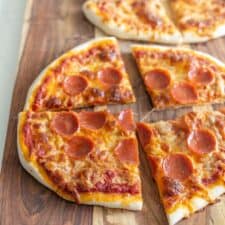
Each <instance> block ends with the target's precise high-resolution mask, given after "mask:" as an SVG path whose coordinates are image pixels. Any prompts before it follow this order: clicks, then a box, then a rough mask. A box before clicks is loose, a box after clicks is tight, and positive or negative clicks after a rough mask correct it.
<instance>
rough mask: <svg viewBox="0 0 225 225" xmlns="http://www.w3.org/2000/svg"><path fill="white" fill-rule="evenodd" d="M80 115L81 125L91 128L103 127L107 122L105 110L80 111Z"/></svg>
mask: <svg viewBox="0 0 225 225" xmlns="http://www.w3.org/2000/svg"><path fill="white" fill-rule="evenodd" d="M78 117H79V122H80V125H81V126H82V127H85V128H87V129H91V130H98V129H100V128H102V127H103V126H104V124H105V122H106V113H105V112H80V113H79V114H78Z"/></svg>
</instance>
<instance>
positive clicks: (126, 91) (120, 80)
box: [24, 38, 135, 111]
mask: <svg viewBox="0 0 225 225" xmlns="http://www.w3.org/2000/svg"><path fill="white" fill-rule="evenodd" d="M134 101H135V96H134V94H133V91H132V87H131V84H130V81H129V77H128V74H127V72H126V70H125V67H124V63H123V60H122V57H121V54H120V50H119V46H118V43H117V41H116V39H115V38H99V39H95V40H91V41H89V42H87V43H84V44H82V45H80V46H78V47H75V48H74V49H72V50H70V51H69V52H67V53H65V54H64V55H62V56H61V57H59V58H58V59H56V60H55V61H54V62H52V63H51V64H50V65H49V66H47V67H46V68H45V69H44V70H43V71H42V72H41V74H40V75H39V76H38V77H37V78H36V80H35V81H34V82H33V84H32V85H31V87H30V89H29V92H28V96H27V100H26V105H25V108H24V110H25V111H26V110H32V111H46V110H62V109H64V110H71V109H76V108H81V107H87V106H96V105H106V104H115V103H117V104H118V103H121V104H124V103H132V102H134Z"/></svg>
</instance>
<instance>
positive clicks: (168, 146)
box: [137, 111, 225, 225]
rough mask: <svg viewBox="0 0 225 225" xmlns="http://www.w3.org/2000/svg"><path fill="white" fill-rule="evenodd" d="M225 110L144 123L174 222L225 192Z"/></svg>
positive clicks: (142, 134)
mask: <svg viewBox="0 0 225 225" xmlns="http://www.w3.org/2000/svg"><path fill="white" fill-rule="evenodd" d="M224 127H225V114H223V113H221V112H219V111H202V112H190V113H188V114H186V115H184V116H182V117H181V118H178V119H176V120H171V121H160V122H156V123H142V122H141V123H138V125H137V131H138V135H139V139H140V142H141V144H142V147H143V149H144V151H145V152H146V155H147V158H148V161H149V163H150V167H151V171H152V175H153V177H154V179H155V181H156V183H157V186H158V189H159V193H160V197H161V201H162V203H163V205H164V209H165V212H166V215H167V217H168V221H169V224H170V225H173V224H175V223H177V222H178V221H180V220H181V219H183V218H186V217H189V216H190V215H192V214H193V213H195V212H196V211H199V210H201V209H203V208H204V207H205V206H207V205H208V204H211V203H213V202H215V200H216V199H218V197H220V196H221V195H222V194H223V193H225V176H224V175H225V129H224Z"/></svg>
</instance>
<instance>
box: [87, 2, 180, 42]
mask: <svg viewBox="0 0 225 225" xmlns="http://www.w3.org/2000/svg"><path fill="white" fill-rule="evenodd" d="M83 12H84V14H85V16H86V17H87V18H88V19H89V20H90V21H91V22H92V23H93V24H94V25H96V26H97V27H99V28H101V29H102V30H103V31H105V32H106V33H108V34H110V35H115V36H117V37H120V38H123V39H130V40H143V41H153V42H159V43H173V44H177V43H179V42H180V40H181V34H180V32H179V31H178V30H177V28H176V27H175V25H174V24H173V22H172V21H171V20H170V18H169V16H168V15H167V13H166V10H165V8H164V7H163V4H162V3H161V1H158V0H116V1H115V0H88V1H87V2H85V3H84V5H83Z"/></svg>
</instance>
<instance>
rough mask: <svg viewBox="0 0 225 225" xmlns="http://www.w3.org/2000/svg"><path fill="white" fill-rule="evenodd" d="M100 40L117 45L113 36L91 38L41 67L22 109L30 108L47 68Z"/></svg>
mask: <svg viewBox="0 0 225 225" xmlns="http://www.w3.org/2000/svg"><path fill="white" fill-rule="evenodd" d="M101 41H102V42H104V41H111V42H114V43H115V45H117V40H116V38H114V37H99V38H95V39H92V40H90V41H88V42H85V43H83V44H81V45H79V46H76V47H74V48H73V49H71V50H70V51H68V52H66V53H64V54H63V55H61V56H60V57H58V58H57V59H55V60H54V61H53V62H51V63H50V64H49V65H47V66H46V67H45V69H43V70H42V71H41V73H40V74H39V75H38V76H37V78H36V79H35V80H34V81H33V83H32V84H31V86H30V88H29V90H28V94H27V97H26V101H25V106H24V111H27V110H30V105H31V103H32V102H33V98H34V92H35V90H36V88H37V87H38V86H39V85H40V84H41V83H42V81H43V79H44V77H45V75H46V72H47V71H48V70H49V68H51V67H54V66H55V65H56V64H57V63H58V61H59V60H60V59H61V58H63V57H65V56H66V55H67V54H70V53H76V52H77V51H80V50H84V49H86V48H89V47H91V46H92V45H94V44H95V43H98V42H101Z"/></svg>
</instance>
